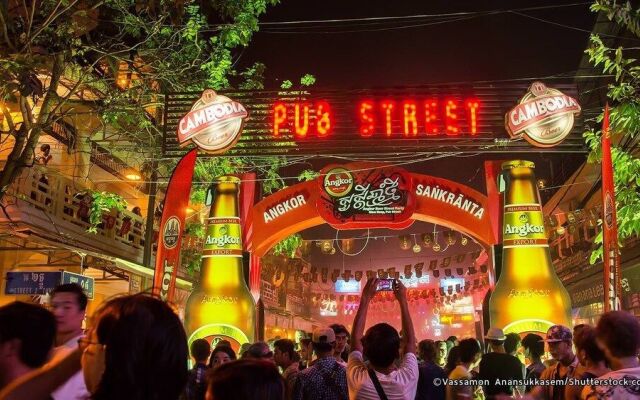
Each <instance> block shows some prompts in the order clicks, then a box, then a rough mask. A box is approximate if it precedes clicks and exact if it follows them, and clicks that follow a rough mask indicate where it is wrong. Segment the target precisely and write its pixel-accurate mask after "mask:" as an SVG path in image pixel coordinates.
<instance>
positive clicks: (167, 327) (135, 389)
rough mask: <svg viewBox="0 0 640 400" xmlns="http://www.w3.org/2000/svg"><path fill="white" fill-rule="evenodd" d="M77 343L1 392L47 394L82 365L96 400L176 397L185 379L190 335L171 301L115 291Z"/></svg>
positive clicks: (6, 396)
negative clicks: (166, 301) (84, 335)
mask: <svg viewBox="0 0 640 400" xmlns="http://www.w3.org/2000/svg"><path fill="white" fill-rule="evenodd" d="M78 344H79V349H78V350H75V351H73V352H72V353H70V354H69V355H68V356H67V357H65V358H63V359H61V360H56V361H55V362H52V363H50V364H48V365H46V366H45V367H43V368H42V369H40V370H38V371H36V372H35V373H34V374H32V375H30V376H29V377H28V379H25V380H23V381H21V382H18V383H17V384H16V385H14V386H11V387H8V388H7V389H6V390H5V391H4V392H2V393H0V400H13V399H30V400H40V399H43V400H45V399H49V398H50V397H49V395H50V393H51V392H52V391H53V390H54V389H55V388H56V387H58V386H59V385H60V384H62V383H64V382H65V381H66V380H67V379H69V378H70V377H71V376H72V375H73V374H74V373H76V372H77V371H78V370H79V369H80V367H82V372H83V375H84V379H85V383H86V385H87V389H88V390H89V391H90V392H91V398H92V399H93V400H121V399H127V400H176V399H178V397H179V396H180V394H181V393H182V391H183V389H184V387H185V385H186V382H187V360H188V352H187V338H186V334H185V332H184V328H183V327H182V323H181V322H180V319H179V318H178V316H177V315H176V314H175V313H174V312H173V310H172V309H171V307H169V306H168V305H167V304H166V303H164V302H163V301H161V300H160V299H158V298H155V297H153V296H150V295H147V294H137V295H132V296H122V297H117V298H114V299H112V300H109V301H108V302H106V303H105V304H104V305H103V306H102V307H101V308H100V309H99V310H98V311H97V312H96V314H95V315H94V318H93V323H92V324H91V329H90V331H89V332H88V334H87V336H86V337H85V338H83V339H80V341H79V343H78Z"/></svg>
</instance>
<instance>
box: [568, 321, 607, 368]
mask: <svg viewBox="0 0 640 400" xmlns="http://www.w3.org/2000/svg"><path fill="white" fill-rule="evenodd" d="M574 332H575V331H574ZM573 341H574V343H575V345H576V350H577V351H578V352H580V351H584V352H585V355H586V356H587V358H588V359H589V360H591V361H592V362H596V363H597V362H601V361H604V360H605V357H604V352H603V351H602V350H601V349H600V347H598V343H597V342H596V328H594V327H592V326H588V325H586V326H585V327H583V328H581V329H580V330H579V331H578V332H577V333H576V335H575V336H574V337H573Z"/></svg>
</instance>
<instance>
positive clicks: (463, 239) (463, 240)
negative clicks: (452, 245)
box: [460, 236, 469, 246]
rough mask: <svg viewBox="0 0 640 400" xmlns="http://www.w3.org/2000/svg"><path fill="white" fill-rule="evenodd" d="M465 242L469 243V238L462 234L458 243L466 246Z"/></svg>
mask: <svg viewBox="0 0 640 400" xmlns="http://www.w3.org/2000/svg"><path fill="white" fill-rule="evenodd" d="M467 243H469V239H467V237H466V236H462V238H461V239H460V244H461V245H463V246H466V245H467Z"/></svg>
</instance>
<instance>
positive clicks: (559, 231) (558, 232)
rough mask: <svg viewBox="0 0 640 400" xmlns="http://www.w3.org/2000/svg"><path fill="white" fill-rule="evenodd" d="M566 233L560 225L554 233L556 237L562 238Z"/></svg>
mask: <svg viewBox="0 0 640 400" xmlns="http://www.w3.org/2000/svg"><path fill="white" fill-rule="evenodd" d="M566 232H567V230H566V229H565V228H564V226H562V225H560V226H559V227H557V228H556V233H557V234H558V236H562V235H564V234H565V233H566Z"/></svg>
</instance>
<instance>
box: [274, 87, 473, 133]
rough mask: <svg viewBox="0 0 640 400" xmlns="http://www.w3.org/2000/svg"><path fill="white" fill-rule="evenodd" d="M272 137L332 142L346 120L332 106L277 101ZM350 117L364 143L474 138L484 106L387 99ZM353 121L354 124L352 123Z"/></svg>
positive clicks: (366, 104) (364, 103) (361, 105)
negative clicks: (376, 139) (377, 139)
mask: <svg viewBox="0 0 640 400" xmlns="http://www.w3.org/2000/svg"><path fill="white" fill-rule="evenodd" d="M271 113H272V116H273V117H272V120H271V134H272V135H273V136H274V137H276V138H277V137H281V136H283V135H285V134H289V135H291V134H292V135H293V137H294V139H296V140H301V139H306V138H328V137H330V136H332V134H333V132H334V129H335V127H336V126H337V125H339V124H340V122H341V121H339V119H338V114H337V113H336V112H334V110H333V107H332V105H331V103H330V102H328V101H326V100H317V101H313V102H306V101H288V102H284V101H278V102H276V103H274V104H273V106H272V108H271ZM351 117H352V118H353V119H355V121H354V122H355V123H356V125H357V127H358V129H357V130H358V135H359V136H360V137H361V138H370V137H383V138H403V137H404V138H424V137H459V136H462V135H470V136H475V135H477V134H478V133H479V120H480V118H481V102H480V101H479V100H478V99H476V98H466V99H463V100H458V99H453V98H437V97H429V98H402V99H396V98H387V99H382V100H369V99H367V100H360V101H359V102H358V103H357V104H356V105H355V108H354V109H353V110H351ZM349 122H351V121H349Z"/></svg>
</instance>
